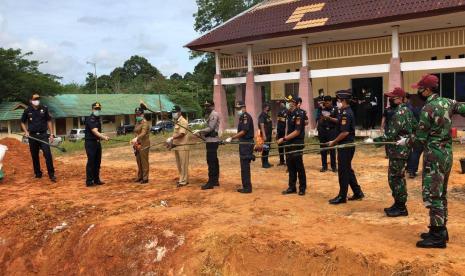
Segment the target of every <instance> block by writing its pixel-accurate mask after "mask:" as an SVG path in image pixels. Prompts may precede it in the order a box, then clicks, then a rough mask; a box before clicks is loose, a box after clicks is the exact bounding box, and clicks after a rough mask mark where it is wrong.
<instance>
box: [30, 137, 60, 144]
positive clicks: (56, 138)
mask: <svg viewBox="0 0 465 276" xmlns="http://www.w3.org/2000/svg"><path fill="white" fill-rule="evenodd" d="M22 142H23V143H25V144H29V139H28V138H27V137H24V136H23V139H22ZM61 143H63V138H61V137H55V138H54V139H53V143H52V145H54V146H59V145H60V144H61Z"/></svg>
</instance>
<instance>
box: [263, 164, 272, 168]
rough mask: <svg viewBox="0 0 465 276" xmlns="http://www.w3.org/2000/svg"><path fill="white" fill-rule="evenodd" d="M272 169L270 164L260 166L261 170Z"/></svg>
mask: <svg viewBox="0 0 465 276" xmlns="http://www.w3.org/2000/svg"><path fill="white" fill-rule="evenodd" d="M272 167H273V165H271V164H270V163H267V164H263V165H262V168H264V169H269V168H272Z"/></svg>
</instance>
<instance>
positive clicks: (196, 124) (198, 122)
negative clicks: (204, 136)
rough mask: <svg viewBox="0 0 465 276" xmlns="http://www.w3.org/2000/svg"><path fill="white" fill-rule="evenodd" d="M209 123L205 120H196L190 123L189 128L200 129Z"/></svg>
mask: <svg viewBox="0 0 465 276" xmlns="http://www.w3.org/2000/svg"><path fill="white" fill-rule="evenodd" d="M206 124H207V122H206V121H205V119H195V120H192V121H191V122H190V123H189V127H200V126H204V125H206Z"/></svg>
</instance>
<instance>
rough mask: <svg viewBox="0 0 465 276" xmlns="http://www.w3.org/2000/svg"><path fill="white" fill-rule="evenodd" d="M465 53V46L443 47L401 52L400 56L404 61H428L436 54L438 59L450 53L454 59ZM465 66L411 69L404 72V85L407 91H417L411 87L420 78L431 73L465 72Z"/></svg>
mask: <svg viewBox="0 0 465 276" xmlns="http://www.w3.org/2000/svg"><path fill="white" fill-rule="evenodd" d="M461 54H465V47H461V48H453V49H441V50H432V51H421V52H414V53H401V55H400V57H401V59H402V62H413V61H427V60H431V57H434V56H436V57H437V59H438V60H441V59H445V56H447V55H450V56H451V58H452V59H457V58H459V55H461ZM464 71H465V68H454V69H441V70H434V71H411V72H403V73H402V78H403V86H404V89H405V91H407V92H409V93H416V90H415V89H413V88H411V85H412V83H416V82H418V81H419V80H420V78H421V77H422V76H423V75H425V74H429V73H447V72H464Z"/></svg>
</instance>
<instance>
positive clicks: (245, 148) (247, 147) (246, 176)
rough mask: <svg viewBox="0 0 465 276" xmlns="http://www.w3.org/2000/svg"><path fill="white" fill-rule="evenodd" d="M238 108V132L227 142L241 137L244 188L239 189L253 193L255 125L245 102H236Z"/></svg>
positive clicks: (241, 191)
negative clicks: (251, 166)
mask: <svg viewBox="0 0 465 276" xmlns="http://www.w3.org/2000/svg"><path fill="white" fill-rule="evenodd" d="M236 109H238V112H237V113H238V114H239V123H238V126H237V134H236V135H234V136H232V137H229V138H228V139H226V140H225V142H226V143H231V141H232V140H235V139H239V142H242V144H240V145H239V155H240V159H241V179H242V189H238V190H237V191H238V192H239V193H243V194H250V193H252V181H251V179H250V178H251V176H250V161H255V156H254V154H253V149H254V144H253V138H254V126H253V120H252V116H250V114H249V113H247V109H246V107H245V104H244V103H243V102H237V103H236Z"/></svg>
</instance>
